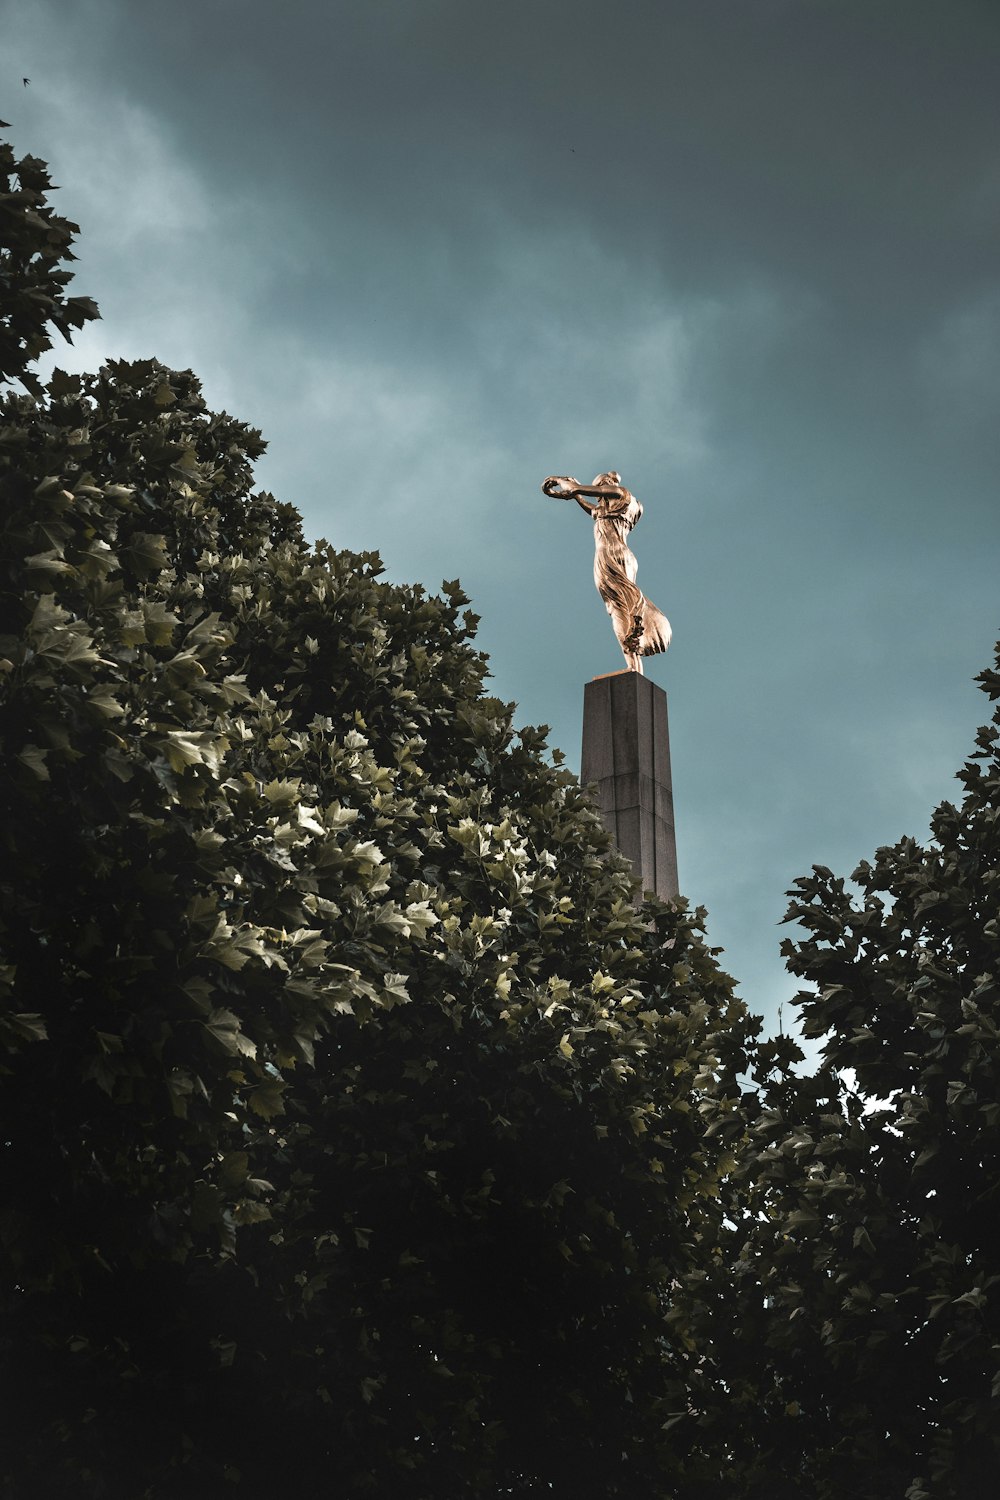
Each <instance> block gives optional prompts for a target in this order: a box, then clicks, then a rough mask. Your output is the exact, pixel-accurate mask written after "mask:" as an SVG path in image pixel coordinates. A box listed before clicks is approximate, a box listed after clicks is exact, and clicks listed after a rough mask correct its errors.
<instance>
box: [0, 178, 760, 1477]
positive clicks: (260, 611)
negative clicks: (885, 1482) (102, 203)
mask: <svg viewBox="0 0 1000 1500" xmlns="http://www.w3.org/2000/svg"><path fill="white" fill-rule="evenodd" d="M7 170H8V185H10V180H11V179H16V180H17V181H20V182H21V183H22V184H23V183H24V182H29V183H33V184H35V187H33V188H32V191H36V190H37V185H38V184H39V183H42V182H43V181H44V178H43V176H42V175H41V174H40V169H39V168H37V167H36V165H35V164H30V165H29V166H27V167H26V166H25V165H24V164H23V163H13V162H12V160H9V161H8V167H7ZM13 202H14V205H15V207H16V208H17V210H18V211H19V212H21V213H22V214H23V215H27V214H28V213H29V209H28V208H27V207H26V206H25V202H26V200H25V201H22V199H20V198H18V196H17V193H16V192H15V193H14V195H13ZM32 204H33V206H32V207H31V209H30V213H32V214H35V213H36V210H37V208H38V200H37V196H36V198H34V199H32ZM41 221H42V222H44V223H45V224H47V225H48V226H49V228H48V229H47V231H46V233H47V236H48V239H47V244H48V245H51V244H55V245H56V247H57V249H58V250H59V251H60V252H61V253H62V254H63V256H65V255H66V254H67V253H68V246H69V243H70V240H69V233H70V232H71V230H72V227H73V226H66V225H60V223H59V221H56V220H54V218H53V217H52V215H51V213H50V212H49V211H48V210H47V208H44V209H43V210H42V215H41ZM54 224H55V225H57V228H58V234H57V229H53V228H52V226H53V225H54ZM38 232H39V234H41V230H39V231H38ZM58 235H62V238H61V239H59V238H58ZM54 237H55V238H54ZM41 253H42V252H36V254H41ZM44 254H48V250H46V251H45V252H44ZM35 265H36V261H34V260H32V259H31V257H30V256H28V258H27V260H26V261H24V258H22V261H21V262H11V265H10V275H11V276H12V277H14V278H15V280H16V279H17V277H18V276H26V277H27V279H28V281H29V282H30V281H31V279H32V277H35V279H36V280H37V276H36V272H35V270H34V269H33V267H35ZM46 265H47V270H46V275H47V276H48V278H49V285H51V286H59V287H61V286H62V285H63V278H64V274H65V273H63V272H61V271H58V270H57V269H55V266H54V264H49V263H48V262H46ZM25 266H27V270H25ZM29 301H30V299H29ZM30 306H31V307H34V308H35V313H36V324H35V325H34V326H28V324H27V323H26V322H25V315H24V312H23V306H22V303H21V302H17V304H16V306H15V309H14V317H13V322H14V324H15V325H16V328H17V338H16V340H15V341H13V342H12V343H11V345H10V347H11V349H12V351H13V352H12V354H11V356H10V358H9V360H8V363H7V365H6V366H5V374H6V375H7V376H8V377H16V378H18V379H20V380H21V381H22V383H26V384H27V388H28V392H29V393H28V394H26V395H18V394H16V393H15V392H14V391H9V392H8V394H7V395H6V396H5V397H4V399H3V404H2V407H0V465H2V468H0V487H2V495H3V501H4V505H5V511H6V515H7V526H6V529H5V532H4V538H3V544H2V558H0V567H2V576H3V604H2V618H0V657H2V663H0V665H2V669H3V674H4V675H3V701H2V735H3V756H4V763H5V766H6V768H7V771H8V776H7V778H6V780H5V785H4V794H3V795H4V807H3V834H2V837H3V839H4V843H5V864H4V868H5V870H6V872H7V874H6V875H5V876H4V878H3V879H4V883H3V915H2V921H3V927H2V932H0V937H2V943H3V955H4V963H5V968H4V971H3V977H4V984H5V989H4V1012H3V1015H4V1020H3V1027H2V1030H0V1041H2V1044H3V1048H4V1062H3V1066H4V1069H5V1105H6V1110H5V1113H6V1119H7V1128H6V1131H5V1137H6V1138H5V1142H4V1148H3V1149H4V1156H5V1161H6V1168H7V1172H6V1177H7V1181H8V1183H9V1184H10V1187H9V1191H8V1193H7V1194H6V1195H5V1198H4V1202H3V1204H2V1206H0V1234H2V1243H3V1247H4V1281H5V1285H4V1290H3V1296H4V1311H5V1323H4V1327H5V1332H4V1339H5V1357H6V1359H7V1361H8V1362H13V1361H16V1362H17V1363H18V1365H19V1371H20V1373H19V1380H18V1384H17V1389H16V1391H15V1392H14V1393H13V1396H12V1399H11V1404H10V1407H9V1414H10V1415H12V1416H13V1417H14V1419H15V1420H16V1421H17V1422H18V1424H19V1428H20V1431H21V1432H22V1434H23V1442H22V1443H21V1445H20V1448H19V1452H18V1453H17V1454H8V1455H6V1456H5V1458H4V1460H3V1463H4V1464H5V1465H6V1466H7V1467H6V1471H5V1477H6V1479H7V1482H8V1484H10V1485H13V1486H14V1487H15V1488H17V1487H18V1486H20V1487H21V1488H22V1489H31V1488H34V1489H35V1490H36V1491H37V1490H38V1489H39V1488H45V1490H46V1493H48V1494H53V1495H56V1494H59V1493H66V1494H67V1495H70V1494H72V1495H78V1494H81V1493H88V1494H94V1495H99V1494H104V1493H122V1492H124V1491H125V1490H128V1491H129V1492H134V1493H136V1494H149V1495H150V1496H160V1495H163V1496H168V1495H174V1494H177V1495H180V1494H183V1495H192V1494H200V1493H202V1492H204V1493H205V1494H213V1495H214V1494H217V1493H218V1485H219V1483H220V1482H227V1483H231V1484H232V1485H234V1486H236V1487H237V1488H239V1489H241V1490H242V1491H243V1492H244V1493H251V1494H256V1493H264V1492H265V1490H266V1489H267V1488H268V1487H269V1486H270V1485H272V1484H274V1483H278V1482H281V1480H282V1478H283V1476H284V1477H287V1475H288V1473H289V1471H290V1470H291V1472H293V1473H294V1474H295V1476H296V1480H295V1482H296V1485H297V1493H298V1494H301V1495H302V1496H304V1497H305V1496H308V1495H310V1494H320V1493H324V1494H325V1493H327V1490H328V1486H329V1483H330V1481H331V1477H334V1478H336V1479H337V1480H338V1481H339V1482H340V1483H341V1484H342V1485H344V1486H345V1487H346V1490H347V1492H349V1493H364V1492H366V1491H371V1492H375V1493H377V1492H391V1493H393V1494H401V1495H402V1494H408V1493H412V1494H414V1495H424V1494H432V1493H433V1494H435V1495H446V1494H452V1493H454V1494H472V1493H483V1492H485V1491H488V1490H490V1489H492V1490H495V1491H497V1492H503V1491H504V1490H507V1491H511V1492H524V1493H528V1492H535V1491H538V1492H539V1493H541V1492H542V1491H544V1492H545V1493H565V1494H570V1493H579V1492H580V1491H581V1489H584V1490H585V1489H586V1488H587V1487H588V1486H593V1485H595V1484H599V1485H600V1486H601V1488H602V1492H603V1493H607V1494H609V1495H610V1494H618V1493H622V1494H624V1493H626V1492H628V1493H631V1492H632V1491H634V1489H635V1488H636V1486H637V1485H645V1486H646V1487H650V1486H655V1485H656V1484H658V1483H659V1480H658V1478H657V1476H659V1475H660V1474H661V1473H662V1472H664V1471H666V1472H671V1471H676V1472H678V1473H680V1472H681V1471H682V1470H683V1469H684V1468H685V1466H687V1467H690V1466H695V1467H696V1466H697V1464H698V1463H699V1462H700V1460H699V1458H698V1437H697V1415H698V1413H697V1411H696V1410H695V1409H694V1408H692V1406H691V1392H692V1391H693V1390H694V1389H695V1388H696V1387H697V1384H698V1380H699V1375H698V1359H697V1353H696V1350H695V1349H694V1345H693V1342H692V1340H691V1338H690V1336H689V1335H688V1334H687V1333H686V1330H685V1328H684V1326H683V1319H681V1318H679V1317H678V1316H677V1315H676V1309H675V1324H674V1325H671V1324H670V1323H668V1322H667V1321H666V1319H665V1313H666V1311H667V1310H668V1309H669V1308H670V1306H671V1289H672V1287H674V1286H675V1284H677V1283H678V1278H679V1277H680V1276H681V1275H682V1274H683V1272H684V1270H685V1269H686V1267H687V1265H688V1263H689V1262H690V1261H691V1260H692V1258H693V1257H695V1256H696V1255H698V1254H700V1253H702V1241H703V1240H707V1239H711V1237H712V1236H713V1235H714V1233H715V1232H716V1226H717V1223H718V1220H719V1209H718V1206H717V1205H718V1199H719V1194H720V1191H721V1188H720V1184H721V1182H722V1180H723V1178H724V1176H725V1173H726V1172H727V1170H728V1168H729V1165H730V1161H731V1158H730V1156H729V1154H728V1148H727V1135H728V1134H731V1133H733V1132H734V1131H735V1130H736V1129H737V1128H738V1126H737V1115H736V1110H735V1104H736V1101H737V1100H738V1097H739V1085H738V1083H737V1082H736V1080H735V1076H734V1071H733V1066H732V1065H731V1064H730V1063H729V1062H726V1061H722V1060H720V1059H721V1054H722V1052H723V1051H725V1052H726V1055H727V1057H728V1056H729V1054H730V1053H731V1052H732V1049H733V1038H734V1037H738V1036H739V1035H740V1034H741V1028H742V1027H745V1024H746V1022H745V1012H744V1010H743V1007H742V1005H741V1004H740V1002H738V1001H737V1000H736V999H735V998H734V996H733V986H732V981H731V980H729V979H728V977H727V976H725V975H724V974H723V973H722V972H721V971H720V970H719V968H718V965H717V962H716V959H715V956H714V955H713V953H712V952H711V950H709V949H708V948H707V947H706V946H705V943H704V941H703V937H702V934H701V925H700V924H701V917H700V914H693V915H692V914H691V913H689V912H688V911H687V910H686V909H685V908H684V907H683V904H681V903H679V904H678V905H677V906H676V907H674V908H665V907H662V906H658V905H656V904H654V905H653V906H651V907H649V908H647V909H645V910H644V911H642V912H637V911H636V909H635V907H634V906H633V903H632V891H631V880H630V877H629V875H628V873H627V871H626V869H625V867H624V866H623V864H622V863H621V861H620V860H618V859H617V858H616V857H615V856H613V855H609V851H608V847H607V843H608V841H607V837H606V835H605V834H604V832H603V830H602V828H601V826H600V823H599V821H598V819H597V817H596V815H595V814H594V812H593V811H592V809H591V807H590V805H589V802H588V801H587V798H586V797H585V795H584V794H583V793H582V792H581V789H580V788H579V786H578V785H577V783H576V781H575V779H574V778H573V777H571V776H570V775H569V774H568V773H566V772H565V771H564V770H563V769H562V768H561V766H560V765H559V764H558V757H557V756H556V757H553V758H552V760H550V759H549V758H547V756H546V754H545V743H544V735H543V733H542V732H541V731H537V730H533V729H525V730H522V731H520V732H519V733H515V731H514V730H513V727H512V720H511V709H510V707H509V706H507V705H504V704H502V703H500V702H498V701H497V700H496V699H495V698H491V697H490V696H489V695H488V694H487V693H486V692H485V689H484V680H485V676H486V668H487V664H486V662H485V659H484V658H483V657H482V655H481V654H480V653H478V652H477V651H476V650H475V648H474V646H473V644H472V638H473V634H474V629H475V624H476V620H475V617H474V616H473V615H472V614H471V613H470V612H469V611H467V610H464V609H463V607H464V606H465V605H466V604H467V603H468V600H467V599H466V598H465V596H464V595H463V594H462V592H461V589H460V587H459V585H458V584H457V583H453V584H445V586H444V592H443V594H442V595H441V596H439V597H434V596H429V595H428V594H427V593H426V592H425V591H424V590H423V589H422V588H421V587H420V586H417V585H415V586H413V587H401V586H396V585H389V584H387V583H385V582H383V581H380V579H379V573H380V565H379V563H378V559H377V558H376V557H375V556H374V555H371V554H363V555H352V554H348V553H343V552H338V551H336V550H334V549H333V548H332V547H330V546H329V545H327V544H326V543H324V542H321V543H319V544H317V545H316V546H314V547H313V546H309V545H307V544H306V543H305V541H304V540H303V537H302V534H301V529H300V526H299V520H298V516H297V514H296V512H295V511H294V510H293V509H292V508H291V507H289V506H285V505H281V504H278V503H277V502H276V501H274V500H273V498H272V497H271V496H269V495H266V494H257V493H254V491H253V478H252V463H253V460H254V459H255V458H256V457H257V456H258V455H259V454H260V452H261V451H262V448H263V444H262V442H261V439H260V437H259V434H257V433H256V432H254V431H252V430H250V429H248V428H247V427H245V426H244V425H243V424H241V423H239V422H237V421H235V420H233V419H232V418H230V417H229V416H227V415H225V414H213V413H211V412H209V411H208V410H207V409H206V406H205V403H204V401H203V398H202V395H201V391H200V388H199V385H198V382H197V380H196V379H195V377H194V376H193V375H192V374H191V373H190V372H178V371H171V370H168V369H166V368H164V367H163V366H162V365H160V364H158V363H157V362H156V361H155V360H148V361H144V362H139V363H133V364H125V363H121V362H118V363H111V364H108V365H106V366H105V367H104V368H103V369H102V370H100V371H99V372H98V373H97V374H96V375H92V376H85V377H77V376H69V375H66V374H64V373H62V372H60V371H58V370H57V371H56V372H55V374H54V375H53V376H52V378H51V379H50V380H49V381H48V382H47V383H46V384H45V385H44V387H43V386H41V385H40V384H39V383H38V381H37V380H35V379H34V378H33V377H32V376H31V373H30V371H27V369H26V363H25V358H24V355H25V351H28V352H29V353H37V352H38V351H39V350H40V349H41V348H43V347H44V345H45V332H44V324H45V321H46V319H50V320H51V321H54V322H55V323H56V325H57V326H62V325H61V324H60V321H59V319H60V318H61V317H63V316H64V314H63V312H62V311H61V310H60V311H59V313H58V316H57V315H56V313H54V312H53V311H52V306H51V305H50V303H49V302H47V301H45V300H38V299H36V300H35V301H30ZM26 373H27V375H28V379H27V381H26V382H25V375H26ZM707 1124H711V1125H713V1126H714V1127H715V1128H714V1133H712V1134H708V1133H706V1125H707ZM676 1426H679V1427H680V1429H681V1431H679V1432H672V1429H673V1428H674V1427H676ZM671 1433H672V1435H669V1434H671ZM60 1486H61V1488H60ZM81 1487H82V1488H81Z"/></svg>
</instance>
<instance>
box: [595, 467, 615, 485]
mask: <svg viewBox="0 0 1000 1500" xmlns="http://www.w3.org/2000/svg"><path fill="white" fill-rule="evenodd" d="M621 482H622V476H621V475H620V474H617V473H615V470H614V469H609V470H608V472H607V473H606V474H598V475H597V478H596V479H595V480H594V483H595V484H621Z"/></svg>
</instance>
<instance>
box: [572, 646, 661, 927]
mask: <svg viewBox="0 0 1000 1500" xmlns="http://www.w3.org/2000/svg"><path fill="white" fill-rule="evenodd" d="M580 780H581V781H582V782H583V784H584V785H585V786H586V785H589V784H590V783H593V784H594V786H595V788H596V802H597V807H598V811H599V812H600V814H601V821H602V822H603V823H604V826H605V828H607V830H608V832H609V833H610V834H611V835H612V837H613V838H614V840H615V843H616V844H617V846H618V848H619V850H620V851H621V853H622V854H624V855H625V856H626V858H628V859H630V860H631V862H632V868H633V870H634V871H635V875H636V878H637V879H638V880H640V881H641V882H642V889H643V891H654V892H655V893H656V895H657V896H659V897H660V898H661V900H664V901H667V900H669V899H670V897H671V896H676V895H677V891H678V886H677V846H676V843H675V840H674V801H673V792H672V788H671V779H670V739H669V735H668V731H667V695H666V693H665V692H664V691H663V689H662V688H660V687H657V686H656V684H655V683H653V682H650V681H649V679H648V678H647V677H641V676H640V675H639V673H638V672H612V673H611V674H610V675H609V676H606V677H595V678H594V680H593V681H592V682H588V683H587V685H586V687H585V688H584V694H583V757H582V762H581V766H580Z"/></svg>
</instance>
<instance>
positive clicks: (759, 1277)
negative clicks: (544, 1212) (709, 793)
mask: <svg viewBox="0 0 1000 1500" xmlns="http://www.w3.org/2000/svg"><path fill="white" fill-rule="evenodd" d="M998 652H1000V648H998ZM998 666H1000V655H998ZM979 681H980V682H981V684H982V687H983V689H984V691H985V692H986V693H987V694H988V695H989V697H990V698H991V699H996V698H997V697H1000V672H998V671H997V670H991V671H987V672H984V673H983V674H982V676H981V677H980V679H979ZM998 744H1000V712H998V713H995V714H994V718H993V723H992V724H991V725H990V726H987V727H986V728H983V729H981V730H980V732H979V735H978V740H977V750H976V752H975V754H974V755H973V757H972V759H971V760H970V761H969V762H968V763H967V764H966V766H965V767H964V769H963V770H962V771H961V772H960V773H959V780H960V781H961V783H962V785H963V787H964V797H963V799H962V802H961V804H960V805H959V806H954V805H952V804H951V803H948V802H945V803H943V804H942V805H941V806H940V807H939V808H938V809H937V811H936V813H935V814H934V818H933V821H932V824H931V832H932V841H931V842H930V843H929V844H927V845H926V846H921V845H918V844H917V843H916V842H915V841H914V840H912V839H903V840H902V841H901V842H900V843H898V844H896V845H895V846H893V847H887V848H882V849H879V850H878V851H877V853H876V855H875V859H874V861H872V862H870V863H869V862H867V861H866V862H864V863H863V864H862V865H861V866H860V867H859V868H858V869H857V870H856V871H855V872H854V875H853V876H852V880H853V882H854V883H855V885H856V887H857V890H858V893H857V894H856V895H854V894H852V893H851V892H850V890H849V889H848V887H847V886H846V884H845V882H844V881H843V880H842V879H838V878H836V877H835V876H834V875H833V873H832V872H831V871H830V870H828V869H826V868H824V867H821V866H817V867H815V868H814V870H813V873H812V875H811V876H809V877H807V878H805V879H802V880H799V881H797V882H796V888H795V891H794V893H793V901H792V905H791V907H790V909H789V913H788V920H794V921H796V922H798V923H799V924H800V925H801V926H802V927H803V928H804V929H805V931H806V936H805V937H803V938H800V939H799V940H798V941H795V942H791V941H789V942H787V943H786V944H785V945H784V949H783V951H784V952H785V954H786V956H787V959H788V964H789V967H790V969H791V970H792V972H793V973H794V974H796V975H798V976H799V977H800V978H802V979H803V980H805V981H806V982H807V983H808V984H809V985H810V986H812V987H813V988H811V989H808V990H804V991H803V992H802V993H801V994H800V995H799V997H798V1005H799V1008H800V1011H801V1014H802V1018H803V1030H804V1033H805V1035H806V1036H807V1037H812V1038H816V1039H819V1040H821V1042H822V1066H821V1068H820V1069H819V1070H818V1072H817V1073H816V1074H815V1075H814V1076H813V1077H811V1078H797V1077H796V1076H795V1074H794V1071H793V1069H792V1064H793V1062H794V1061H795V1054H796V1053H797V1052H798V1049H797V1048H795V1047H794V1045H792V1046H786V1047H785V1048H784V1049H783V1050H782V1049H780V1048H779V1049H777V1050H774V1051H772V1053H771V1054H770V1055H767V1054H765V1055H762V1058H761V1062H762V1064H763V1067H764V1068H765V1069H766V1068H767V1066H768V1065H769V1064H774V1065H775V1069H776V1071H775V1072H774V1073H772V1074H771V1075H766V1074H765V1073H764V1072H763V1071H762V1073H761V1077H762V1080H763V1087H762V1109H761V1111H760V1112H759V1114H758V1116H757V1119H756V1122H755V1125H754V1131H753V1137H754V1141H755V1145H754V1147H753V1149H751V1150H749V1151H748V1152H747V1154H746V1156H745V1158H744V1160H743V1163H742V1168H741V1172H742V1177H743V1184H744V1188H745V1190H746V1197H745V1199H744V1200H743V1202H744V1209H745V1212H746V1215H747V1217H745V1218H744V1219H743V1221H742V1223H741V1227H740V1230H739V1236H740V1237H741V1239H742V1242H743V1246H742V1255H741V1257H740V1258H739V1259H738V1260H737V1261H736V1274H737V1284H738V1285H739V1286H741V1287H742V1288H743V1290H742V1293H741V1297H742V1299H743V1305H744V1307H745V1310H746V1314H747V1316H746V1317H745V1318H744V1319H743V1320H741V1324H740V1329H739V1332H738V1334H737V1337H736V1341H735V1343H736V1347H735V1348H734V1349H733V1350H732V1351H731V1352H732V1354H733V1358H734V1368H737V1369H739V1370H740V1371H741V1376H740V1378H741V1379H742V1380H743V1382H744V1385H743V1390H744V1399H745V1402H746V1410H747V1411H748V1412H750V1411H751V1410H754V1409H755V1410H756V1411H757V1412H759V1413H762V1414H764V1417H765V1420H763V1421H759V1420H758V1421H757V1422H755V1423H753V1428H752V1430H753V1432H754V1434H755V1444H756V1446H757V1448H758V1451H763V1452H764V1453H767V1454H769V1457H770V1466H771V1469H772V1473H771V1478H770V1483H769V1482H768V1478H767V1475H766V1474H761V1475H760V1485H759V1492H760V1493H761V1494H762V1495H763V1494H765V1493H767V1494H769V1495H773V1494H775V1493H782V1491H781V1490H780V1489H778V1488H776V1484H775V1471H778V1472H780V1473H781V1474H783V1475H784V1476H785V1482H786V1483H787V1484H788V1485H789V1493H794V1494H803V1493H804V1494H817V1495H820V1496H823V1497H827V1496H829V1497H834V1496H837V1497H839V1496H841V1495H845V1494H851V1495H856V1496H859V1497H868V1496H870V1497H871V1500H876V1497H877V1500H887V1497H890V1496H897V1495H898V1496H900V1497H902V1496H904V1494H905V1496H906V1497H908V1500H923V1497H925V1496H933V1497H945V1496H948V1497H950V1496H959V1495H961V1496H963V1497H969V1496H974V1497H978V1496H982V1497H985V1496H987V1495H992V1494H993V1493H994V1492H995V1488H996V1470H997V1464H998V1461H1000V1440H998V1432H1000V1425H998V1414H1000V1360H998V1356H1000V1250H998V1243H997V1235H996V1210H997V1201H998V1193H1000V1176H998V1155H997V1152H998V1140H1000V1133H998V1124H1000V1104H998V1097H1000V1078H998V1046H997V1042H998V1034H1000V1033H998V1024H1000V986H998V945H1000V928H998V916H1000V838H998V828H1000V756H998ZM798 1056H799V1058H800V1059H801V1054H800V1053H799V1054H798ZM764 1347H766V1348H767V1350H768V1351H769V1359H768V1360H762V1359H761V1357H760V1351H761V1348H764ZM754 1366H755V1368H754ZM747 1492H748V1493H757V1492H758V1491H757V1490H756V1489H748V1491H747Z"/></svg>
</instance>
